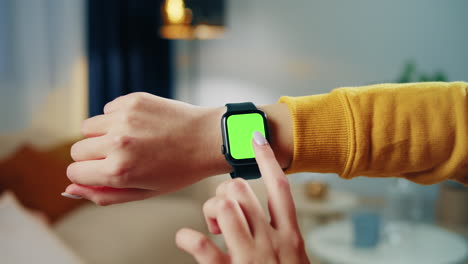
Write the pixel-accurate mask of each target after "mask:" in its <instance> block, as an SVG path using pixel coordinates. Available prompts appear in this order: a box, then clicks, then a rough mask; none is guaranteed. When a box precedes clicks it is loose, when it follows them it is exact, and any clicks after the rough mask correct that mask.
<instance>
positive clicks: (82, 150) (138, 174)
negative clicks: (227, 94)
mask: <svg viewBox="0 0 468 264" xmlns="http://www.w3.org/2000/svg"><path fill="white" fill-rule="evenodd" d="M224 111H225V110H224V108H206V107H197V106H193V105H190V104H186V103H182V102H179V101H174V100H169V99H164V98H161V97H157V96H154V95H151V94H147V93H133V94H129V95H126V96H122V97H119V98H117V99H115V100H114V101H112V102H110V103H108V104H107V105H106V106H105V108H104V114H103V115H99V116H95V117H92V118H89V119H87V120H85V121H84V122H83V125H82V133H83V135H84V136H85V137H87V138H86V139H84V140H81V141H79V142H77V143H76V144H74V145H73V147H72V149H71V156H72V157H73V159H74V160H75V161H76V162H74V163H72V164H71V165H70V166H69V167H68V170H67V175H68V178H69V179H70V180H71V181H72V182H73V184H71V185H69V186H68V187H67V189H66V190H65V192H66V194H68V196H67V197H71V198H73V197H80V196H81V197H84V198H86V199H89V200H92V201H93V202H95V203H97V204H100V205H108V204H113V203H121V202H128V201H134V200H141V199H145V198H148V197H151V196H155V195H160V194H163V193H168V192H172V191H175V190H177V189H180V188H182V187H185V186H188V185H190V184H193V183H195V182H196V181H199V180H201V179H203V178H205V177H207V176H211V175H216V174H221V173H226V172H228V171H229V165H228V164H227V163H226V161H225V160H224V157H223V156H222V155H221V153H220V146H221V144H222V139H221V133H220V118H221V115H222V114H223V113H224ZM70 195H71V196H70Z"/></svg>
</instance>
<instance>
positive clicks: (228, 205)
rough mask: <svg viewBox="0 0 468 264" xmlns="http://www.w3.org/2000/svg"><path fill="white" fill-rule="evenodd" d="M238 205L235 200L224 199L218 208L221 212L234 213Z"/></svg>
mask: <svg viewBox="0 0 468 264" xmlns="http://www.w3.org/2000/svg"><path fill="white" fill-rule="evenodd" d="M236 203H237V202H236V201H235V200H233V199H223V200H220V201H219V202H218V207H219V210H221V211H232V210H234V208H235V207H236Z"/></svg>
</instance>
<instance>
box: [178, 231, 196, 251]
mask: <svg viewBox="0 0 468 264" xmlns="http://www.w3.org/2000/svg"><path fill="white" fill-rule="evenodd" d="M191 233H192V230H190V228H187V227H183V228H181V229H179V230H178V231H177V232H176V235H175V243H176V245H177V247H178V248H180V249H185V240H186V237H187V236H190V234H191Z"/></svg>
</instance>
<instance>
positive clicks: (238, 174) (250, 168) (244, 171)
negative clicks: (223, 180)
mask: <svg viewBox="0 0 468 264" xmlns="http://www.w3.org/2000/svg"><path fill="white" fill-rule="evenodd" d="M232 168H233V169H234V170H233V171H232V172H231V173H230V174H231V178H233V179H235V178H243V179H246V180H253V179H258V178H260V176H261V175H262V174H261V173H260V169H259V168H258V165H257V164H251V165H238V166H232Z"/></svg>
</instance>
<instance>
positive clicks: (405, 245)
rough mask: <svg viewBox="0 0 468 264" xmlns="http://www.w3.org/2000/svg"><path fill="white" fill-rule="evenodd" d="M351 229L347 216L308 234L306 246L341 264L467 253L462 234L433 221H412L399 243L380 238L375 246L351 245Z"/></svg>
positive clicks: (428, 263)
mask: <svg viewBox="0 0 468 264" xmlns="http://www.w3.org/2000/svg"><path fill="white" fill-rule="evenodd" d="M352 232H353V230H352V223H351V222H350V221H349V220H346V221H340V222H335V223H333V224H330V225H327V226H324V227H320V228H317V229H315V230H313V231H311V232H309V233H308V234H307V237H306V241H307V242H306V243H307V248H308V250H309V251H310V252H311V253H312V254H314V255H315V256H317V257H318V258H319V259H320V260H322V261H325V262H326V263H342V264H354V263H356V264H357V263H359V264H367V263H372V264H387V263H388V264H394V263H398V264H406V263H408V264H417V263H424V264H432V263H433V264H439V263H440V264H447V263H463V261H466V258H467V257H468V246H467V243H466V242H465V240H464V238H463V237H461V236H459V235H457V234H454V233H452V232H449V231H446V230H444V229H442V228H440V227H437V226H434V225H428V224H415V225H414V226H413V227H412V228H411V231H409V232H410V233H409V234H407V235H406V238H405V240H403V241H402V242H401V243H400V244H398V245H390V244H387V243H385V242H381V243H379V245H378V246H377V247H376V248H374V249H357V248H354V247H353V245H352V239H353V237H352V236H353V234H352Z"/></svg>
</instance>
